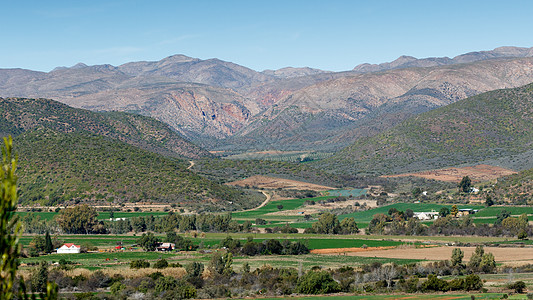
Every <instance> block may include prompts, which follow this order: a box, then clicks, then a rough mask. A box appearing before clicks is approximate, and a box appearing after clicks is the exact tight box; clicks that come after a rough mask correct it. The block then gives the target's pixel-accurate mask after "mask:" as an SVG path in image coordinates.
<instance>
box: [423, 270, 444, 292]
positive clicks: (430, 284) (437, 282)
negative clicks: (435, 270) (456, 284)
mask: <svg viewBox="0 0 533 300" xmlns="http://www.w3.org/2000/svg"><path fill="white" fill-rule="evenodd" d="M421 288H422V290H423V291H436V292H446V291H447V290H448V289H449V287H448V282H446V280H444V279H439V278H437V276H436V275H433V274H429V275H428V279H427V280H426V281H424V283H422V286H421Z"/></svg>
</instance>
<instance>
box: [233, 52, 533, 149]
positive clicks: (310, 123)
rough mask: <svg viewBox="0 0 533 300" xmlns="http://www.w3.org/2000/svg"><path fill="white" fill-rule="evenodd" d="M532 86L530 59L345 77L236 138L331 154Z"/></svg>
mask: <svg viewBox="0 0 533 300" xmlns="http://www.w3.org/2000/svg"><path fill="white" fill-rule="evenodd" d="M532 81H533V58H530V57H528V58H517V59H499V60H487V61H481V62H476V63H471V64H456V65H451V66H440V67H432V68H410V69H397V70H390V71H386V72H381V73H368V74H360V75H355V76H346V77H342V78H338V79H334V80H330V81H325V82H321V83H317V84H315V85H312V86H309V87H306V88H303V89H301V90H298V91H296V92H294V93H292V94H289V95H287V96H286V97H285V98H283V99H282V100H279V101H278V102H277V103H276V104H274V105H273V106H272V107H270V108H269V109H267V110H266V111H265V112H263V113H261V114H259V115H256V116H254V117H253V118H252V119H251V123H250V125H248V126H247V127H246V128H244V129H243V130H241V131H240V132H239V134H238V137H239V138H240V139H241V140H242V141H244V142H248V143H249V144H251V145H254V144H255V145H260V146H258V148H259V149H265V148H268V147H270V148H274V149H284V150H296V149H302V148H306V149H309V148H311V149H325V150H329V151H330V150H332V149H333V150H334V149H337V148H338V147H340V146H347V145H349V144H351V143H353V142H354V141H355V140H356V139H358V138H361V137H366V136H371V135H374V134H376V133H379V132H381V131H383V130H386V129H388V128H390V127H392V126H394V125H396V124H398V123H399V122H401V121H403V120H405V119H407V118H409V117H411V116H414V115H416V114H419V113H422V112H425V111H429V110H431V109H434V108H437V107H441V106H445V105H448V104H450V103H454V102H456V101H458V100H461V99H465V98H467V97H469V96H473V95H477V94H479V93H482V92H486V91H490V90H495V89H501V88H508V87H518V86H522V85H524V84H527V83H530V82H532ZM239 141H240V140H239ZM244 142H243V143H241V144H244ZM261 147H263V148H261Z"/></svg>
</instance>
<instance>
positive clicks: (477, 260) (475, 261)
mask: <svg viewBox="0 0 533 300" xmlns="http://www.w3.org/2000/svg"><path fill="white" fill-rule="evenodd" d="M483 254H485V249H483V246H477V247H476V250H475V251H474V253H472V256H471V257H470V261H469V262H468V267H469V268H470V269H471V270H472V271H478V270H479V265H480V264H481V258H482V257H483Z"/></svg>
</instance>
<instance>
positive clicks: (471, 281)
mask: <svg viewBox="0 0 533 300" xmlns="http://www.w3.org/2000/svg"><path fill="white" fill-rule="evenodd" d="M482 287H483V281H482V280H481V278H480V277H479V275H477V274H470V275H468V276H466V277H465V283H464V290H466V291H474V290H480V289H481V288H482Z"/></svg>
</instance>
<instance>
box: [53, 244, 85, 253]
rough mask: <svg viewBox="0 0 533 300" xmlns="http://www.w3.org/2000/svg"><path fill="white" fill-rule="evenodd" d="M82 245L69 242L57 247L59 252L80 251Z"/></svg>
mask: <svg viewBox="0 0 533 300" xmlns="http://www.w3.org/2000/svg"><path fill="white" fill-rule="evenodd" d="M80 252H81V246H78V245H74V244H73V243H67V244H64V245H63V246H61V247H59V248H58V249H57V253H58V254H61V253H80Z"/></svg>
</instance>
